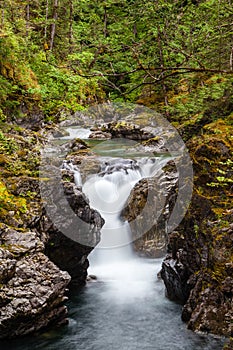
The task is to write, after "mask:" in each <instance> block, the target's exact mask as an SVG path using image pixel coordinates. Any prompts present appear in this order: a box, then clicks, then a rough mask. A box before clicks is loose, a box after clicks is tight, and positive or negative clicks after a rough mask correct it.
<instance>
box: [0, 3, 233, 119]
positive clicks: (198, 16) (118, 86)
mask: <svg viewBox="0 0 233 350" xmlns="http://www.w3.org/2000/svg"><path fill="white" fill-rule="evenodd" d="M1 10H2V12H1V13H2V19H1V22H0V44H1V49H0V60H1V65H0V69H1V75H0V108H1V110H2V113H1V114H0V119H1V120H4V119H5V117H4V116H10V115H12V114H13V115H14V116H15V115H17V113H16V111H17V110H22V105H23V106H25V104H26V107H27V110H28V112H29V113H30V111H31V110H33V106H34V105H36V106H38V105H39V106H40V108H41V109H42V111H43V112H44V113H45V114H46V115H47V118H48V119H50V118H53V115H56V114H57V113H58V111H60V110H66V111H71V112H74V111H75V110H78V109H81V108H83V106H85V105H88V104H91V103H95V102H100V101H102V100H103V99H106V98H108V99H113V100H116V101H139V103H143V104H146V105H149V106H152V107H154V108H156V109H157V110H158V111H160V112H163V113H165V114H166V115H169V117H170V118H171V120H173V121H175V122H179V118H182V119H183V118H186V120H187V119H189V118H190V116H195V115H196V114H198V113H200V110H201V109H202V106H203V104H208V105H210V104H212V105H211V107H213V109H215V108H214V107H216V105H217V104H218V102H219V100H220V99H222V98H223V97H225V96H226V91H227V89H229V87H230V89H232V76H230V75H229V76H225V75H224V78H223V76H222V75H221V74H214V72H213V73H211V70H215V71H225V70H228V71H230V70H231V68H232V67H230V63H229V62H230V54H231V46H232V43H231V36H232V28H231V24H232V10H231V6H230V5H229V1H227V0H222V1H221V2H219V1H217V0H204V1H198V2H196V1H186V2H182V1H172V0H169V1H164V0H159V1H156V2H155V1H152V0H149V1H146V2H145V1H142V0H135V1H127V0H118V1H116V0H106V1H102V2H100V1H98V0H94V1H90V0H82V1H78V0H71V1H70V0H64V1H59V2H58V7H57V8H55V7H54V2H52V1H51V2H46V1H37V2H29V3H28V2H26V1H21V2H19V1H16V0H13V1H9V0H7V1H6V2H5V3H4V6H3V5H2V8H1ZM52 28H53V29H54V35H53V32H52ZM195 70H197V72H195ZM200 70H203V72H205V71H206V70H207V71H210V73H206V74H205V73H200V72H199V71H200ZM181 77H182V78H181ZM208 79H210V81H208ZM182 86H183V90H182V89H181V87H182ZM139 97H140V98H139ZM232 103H233V102H232ZM24 109H25V108H24ZM230 109H232V105H229V106H227V107H226V108H225V110H224V113H225V115H228V114H229V113H228V112H229V110H230ZM12 111H13V113H12ZM216 113H217V112H216ZM178 115H179V117H178V118H177V116H178Z"/></svg>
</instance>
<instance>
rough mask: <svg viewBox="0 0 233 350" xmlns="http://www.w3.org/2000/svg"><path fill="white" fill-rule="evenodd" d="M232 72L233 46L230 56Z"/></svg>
mask: <svg viewBox="0 0 233 350" xmlns="http://www.w3.org/2000/svg"><path fill="white" fill-rule="evenodd" d="M230 70H233V46H232V48H231V54H230Z"/></svg>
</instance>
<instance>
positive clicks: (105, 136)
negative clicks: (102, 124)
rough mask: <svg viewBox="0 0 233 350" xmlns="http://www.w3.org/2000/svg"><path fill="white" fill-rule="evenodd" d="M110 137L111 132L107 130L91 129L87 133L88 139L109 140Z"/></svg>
mask: <svg viewBox="0 0 233 350" xmlns="http://www.w3.org/2000/svg"><path fill="white" fill-rule="evenodd" d="M111 138H112V134H111V133H109V132H104V131H101V130H97V131H93V132H92V133H91V134H90V135H89V139H97V140H109V139H111Z"/></svg>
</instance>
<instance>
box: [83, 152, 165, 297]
mask: <svg viewBox="0 0 233 350" xmlns="http://www.w3.org/2000/svg"><path fill="white" fill-rule="evenodd" d="M166 162H167V159H166V160H165V159H162V158H157V159H156V158H154V159H148V158H143V159H138V160H130V159H119V158H118V159H117V158H107V159H106V158H103V159H102V166H101V168H102V169H101V172H100V173H99V174H97V175H94V176H91V177H90V178H88V179H87V180H86V182H85V183H84V185H83V188H82V190H83V192H84V193H85V194H86V195H87V197H88V198H89V200H90V205H91V206H92V207H94V208H95V209H97V210H98V211H99V212H100V213H101V215H102V216H103V218H104V219H105V225H104V226H103V228H102V231H101V241H100V243H99V245H98V246H97V247H96V248H95V249H94V251H93V252H92V253H91V254H90V255H89V257H88V259H89V261H90V268H89V273H90V274H94V275H96V276H97V278H98V279H100V280H101V281H104V280H105V281H108V287H109V290H111V296H114V297H115V298H116V297H117V298H118V299H119V298H120V300H121V301H122V300H123V299H124V298H126V300H127V298H128V296H129V294H130V295H131V298H132V296H133V295H134V297H137V298H138V297H143V296H145V294H146V293H147V292H149V290H150V289H151V288H152V285H151V284H152V283H153V282H154V279H155V274H156V271H155V270H154V267H153V265H151V264H148V261H146V260H143V259H139V258H137V257H136V256H135V254H134V252H133V250H132V247H131V245H130V243H131V241H132V235H131V230H130V226H129V224H128V223H127V222H124V221H123V220H122V218H121V217H120V214H121V211H122V209H123V207H124V205H125V202H126V200H127V198H128V196H129V194H130V191H131V189H132V188H133V186H134V185H135V184H136V183H137V182H138V181H139V180H140V179H142V178H144V177H149V176H153V175H154V174H155V173H156V172H158V171H161V168H162V166H163V165H164V163H166ZM109 282H111V283H109Z"/></svg>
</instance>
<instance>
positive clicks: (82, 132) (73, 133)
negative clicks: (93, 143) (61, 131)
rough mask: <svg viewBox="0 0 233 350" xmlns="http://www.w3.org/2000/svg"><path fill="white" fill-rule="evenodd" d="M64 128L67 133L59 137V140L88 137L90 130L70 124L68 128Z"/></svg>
mask: <svg viewBox="0 0 233 350" xmlns="http://www.w3.org/2000/svg"><path fill="white" fill-rule="evenodd" d="M65 130H66V131H67V132H68V133H69V135H66V136H63V137H60V139H61V140H73V139H76V138H79V139H88V137H89V135H90V134H91V131H90V130H89V129H84V128H80V127H78V126H77V127H75V126H71V127H69V128H65Z"/></svg>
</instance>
